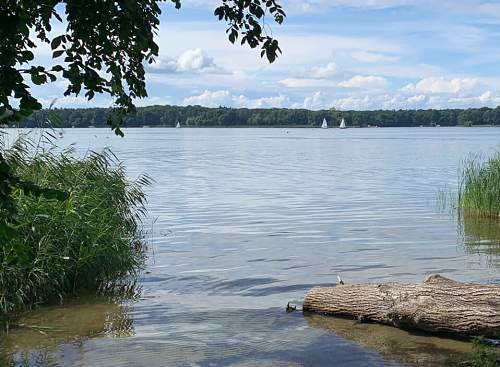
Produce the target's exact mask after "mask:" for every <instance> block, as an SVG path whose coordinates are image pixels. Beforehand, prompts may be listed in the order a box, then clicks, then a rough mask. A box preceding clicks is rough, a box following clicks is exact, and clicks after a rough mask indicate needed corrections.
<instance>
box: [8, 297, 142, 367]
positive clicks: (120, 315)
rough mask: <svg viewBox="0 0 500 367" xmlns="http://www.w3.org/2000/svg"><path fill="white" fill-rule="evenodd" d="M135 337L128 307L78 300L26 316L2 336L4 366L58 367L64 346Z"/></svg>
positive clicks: (103, 300) (107, 301)
mask: <svg viewBox="0 0 500 367" xmlns="http://www.w3.org/2000/svg"><path fill="white" fill-rule="evenodd" d="M132 335H134V327H133V319H132V318H131V317H130V314H129V309H128V306H127V305H126V304H124V303H122V302H118V303H117V302H115V301H113V300H110V299H108V298H103V297H87V298H83V299H74V300H71V301H69V302H68V303H67V304H65V305H62V306H47V307H43V308H40V309H38V310H36V311H33V312H30V313H26V314H25V315H24V316H23V317H21V319H20V320H19V321H18V323H17V324H14V325H12V326H11V328H10V329H9V333H8V335H5V334H3V335H0V351H1V353H0V365H2V366H3V365H8V364H9V361H10V363H12V364H14V365H44V366H45V365H47V366H50V365H57V364H58V362H57V361H58V359H59V358H58V356H57V349H58V346H60V345H75V346H77V345H81V343H82V342H84V341H85V340H86V339H88V338H93V337H102V336H108V337H127V336H132ZM54 352H56V353H55V354H54Z"/></svg>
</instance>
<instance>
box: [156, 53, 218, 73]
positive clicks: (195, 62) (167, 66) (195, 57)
mask: <svg viewBox="0 0 500 367" xmlns="http://www.w3.org/2000/svg"><path fill="white" fill-rule="evenodd" d="M148 69H149V70H150V71H151V72H154V73H184V72H191V73H193V72H217V71H220V68H218V67H217V65H216V64H215V62H214V59H213V58H211V57H209V56H207V55H206V54H205V53H204V52H203V50H202V49H201V48H194V49H189V50H186V51H184V52H183V53H182V54H180V55H179V57H177V58H164V59H160V60H159V61H158V62H156V63H154V64H152V65H150V66H149V67H148Z"/></svg>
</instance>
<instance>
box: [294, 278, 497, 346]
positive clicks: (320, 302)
mask: <svg viewBox="0 0 500 367" xmlns="http://www.w3.org/2000/svg"><path fill="white" fill-rule="evenodd" d="M303 310H304V311H308V312H315V313H320V314H325V315H332V316H344V317H352V318H357V319H359V320H360V321H369V322H378V323H382V324H386V325H392V326H395V327H400V328H405V329H419V330H423V331H428V332H439V333H452V334H455V335H457V336H468V335H482V336H486V337H489V338H496V339H498V338H500V285H481V284H467V283H459V282H456V281H453V280H451V279H448V278H445V277H442V276H440V275H438V274H434V275H431V276H429V277H428V278H427V279H426V280H425V281H424V282H423V283H419V284H404V283H382V284H348V285H339V286H336V287H331V288H326V287H315V288H313V289H311V290H310V291H309V292H308V293H307V295H306V297H305V299H304V305H303Z"/></svg>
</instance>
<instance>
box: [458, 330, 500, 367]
mask: <svg viewBox="0 0 500 367" xmlns="http://www.w3.org/2000/svg"><path fill="white" fill-rule="evenodd" d="M466 363H467V362H466ZM467 365H468V366H472V367H498V366H500V353H499V352H498V351H497V350H496V348H495V347H493V346H491V344H489V343H488V342H487V340H486V339H485V338H483V337H476V338H474V339H473V340H472V353H471V358H470V360H469V361H468V363H467Z"/></svg>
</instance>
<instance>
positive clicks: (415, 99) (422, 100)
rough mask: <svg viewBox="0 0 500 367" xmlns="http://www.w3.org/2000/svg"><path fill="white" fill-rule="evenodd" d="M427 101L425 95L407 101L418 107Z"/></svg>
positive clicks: (409, 98)
mask: <svg viewBox="0 0 500 367" xmlns="http://www.w3.org/2000/svg"><path fill="white" fill-rule="evenodd" d="M426 99H427V96H426V95H424V94H419V95H418V96H412V97H408V99H407V101H408V103H409V104H410V105H417V104H420V103H422V102H424V101H425V100H426Z"/></svg>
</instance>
